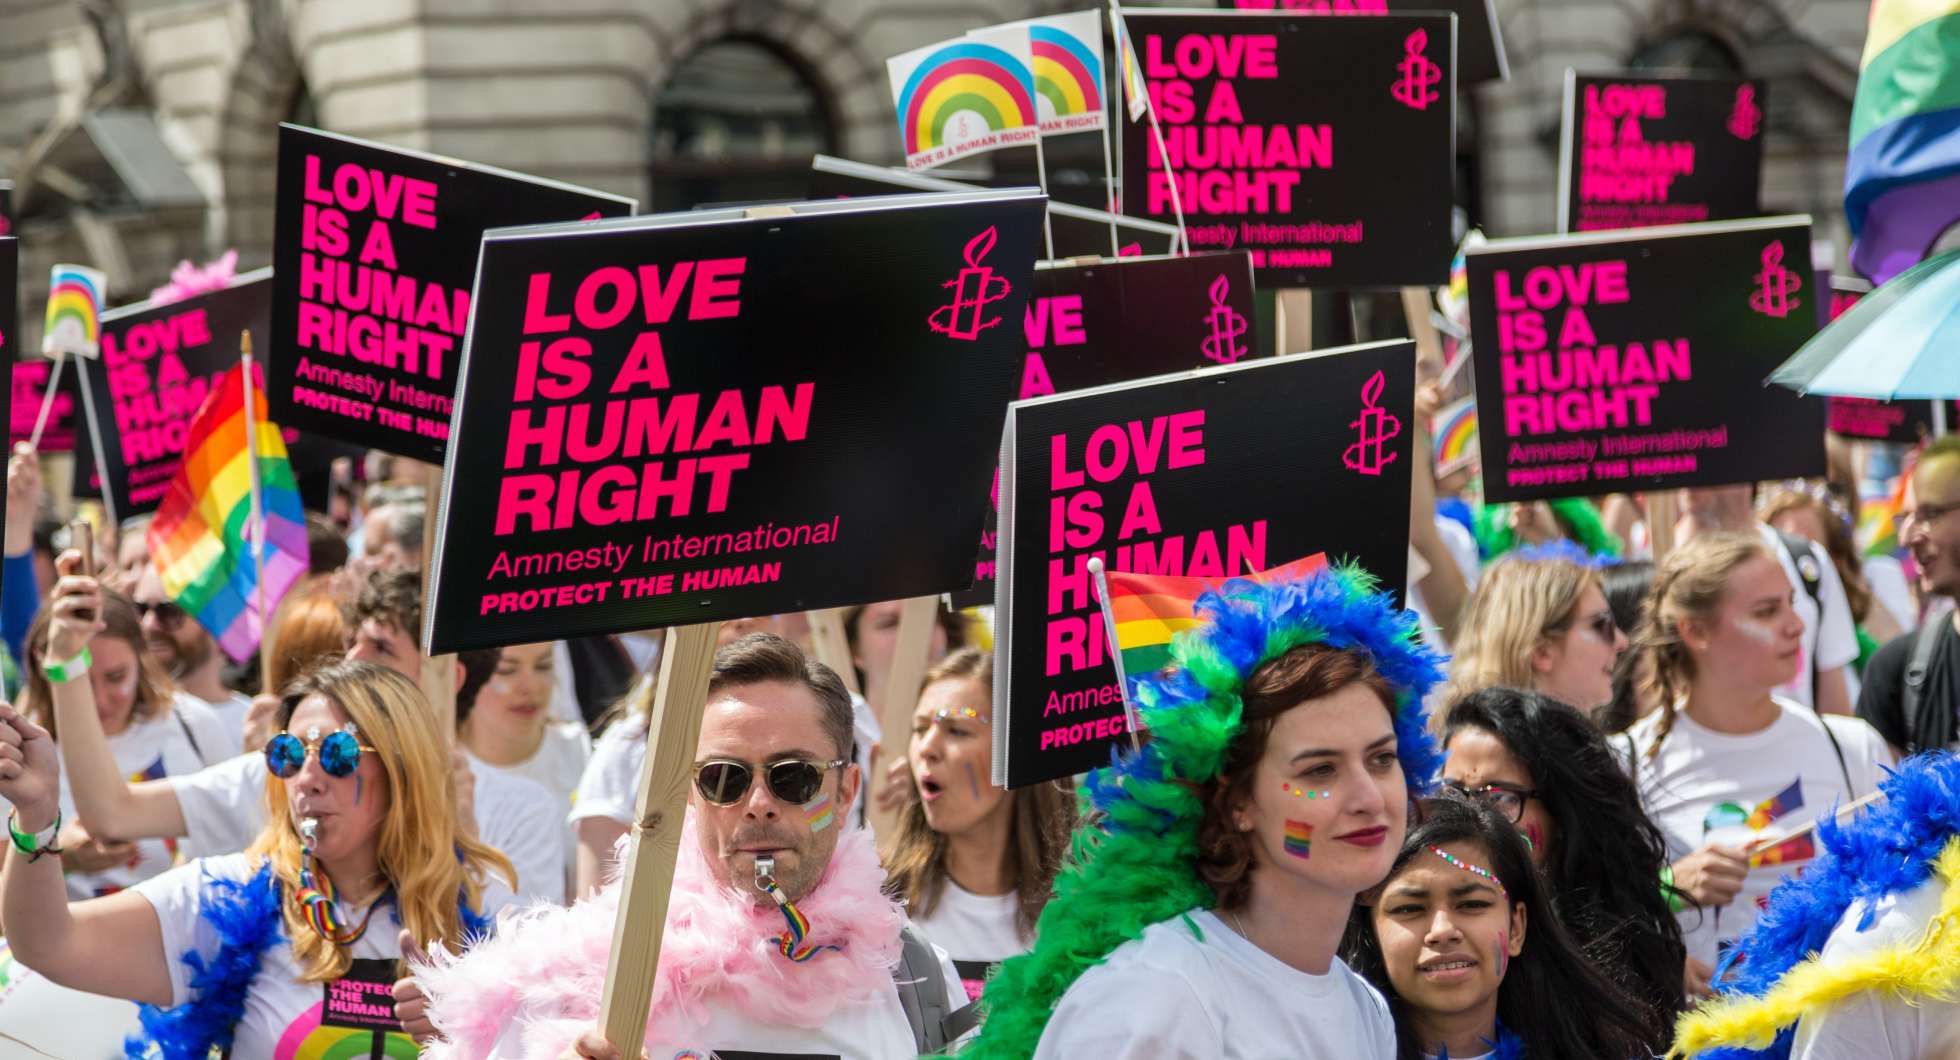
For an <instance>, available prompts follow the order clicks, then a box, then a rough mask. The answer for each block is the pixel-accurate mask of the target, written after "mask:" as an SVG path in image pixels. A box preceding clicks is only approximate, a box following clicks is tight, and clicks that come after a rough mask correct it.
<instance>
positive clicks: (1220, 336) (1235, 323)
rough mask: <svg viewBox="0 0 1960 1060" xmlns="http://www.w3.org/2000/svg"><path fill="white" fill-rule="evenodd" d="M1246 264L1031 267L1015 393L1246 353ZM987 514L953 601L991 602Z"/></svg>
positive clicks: (992, 527) (1234, 259) (1198, 258)
mask: <svg viewBox="0 0 1960 1060" xmlns="http://www.w3.org/2000/svg"><path fill="white" fill-rule="evenodd" d="M1252 319H1253V308H1252V267H1251V263H1250V261H1249V260H1248V259H1247V258H1246V256H1245V255H1244V254H1242V253H1241V254H1197V255H1193V256H1191V257H1188V258H1134V259H1131V258H1125V259H1121V260H1119V261H1116V262H1113V263H1110V262H1104V263H1099V264H1093V265H1068V264H1064V263H1060V262H1055V263H1050V264H1048V265H1044V266H1042V267H1039V268H1037V269H1035V273H1034V293H1033V295H1032V297H1030V298H1029V299H1028V310H1027V316H1026V321H1025V325H1024V327H1023V329H1022V330H1023V331H1024V332H1025V334H1026V337H1027V350H1028V354H1027V358H1026V360H1024V361H1023V362H1022V363H1021V386H1020V390H1019V393H1018V394H1017V395H1016V396H1017V397H1020V398H1031V397H1041V396H1043V395H1045V394H1055V393H1060V392H1063V391H1068V390H1082V389H1085V388H1087V387H1092V386H1102V385H1103V384H1105V383H1119V382H1123V381H1125V380H1130V379H1143V378H1146V377H1148V376H1153V375H1163V374H1165V373H1167V372H1181V371H1184V370H1186V369H1191V368H1203V367H1206V366H1208V365H1220V364H1232V363H1234V362H1237V361H1240V360H1243V359H1244V358H1245V357H1247V356H1250V355H1251V354H1252V345H1253V343H1252V334H1251V325H1252ZM996 525H997V524H996V523H995V519H994V514H993V511H992V510H991V509H989V512H988V516H987V529H986V531H985V532H984V533H983V534H982V535H981V537H980V558H979V559H978V560H977V561H975V563H974V570H973V586H972V587H971V588H969V589H967V590H966V591H965V592H960V593H954V594H953V604H954V606H957V607H973V606H976V605H980V604H990V603H993V602H994V536H995V533H996Z"/></svg>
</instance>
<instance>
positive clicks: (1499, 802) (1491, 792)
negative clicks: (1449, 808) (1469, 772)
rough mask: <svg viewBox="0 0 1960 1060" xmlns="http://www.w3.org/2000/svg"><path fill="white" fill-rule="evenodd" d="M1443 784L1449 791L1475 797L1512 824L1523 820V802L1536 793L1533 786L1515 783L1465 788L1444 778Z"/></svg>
mask: <svg viewBox="0 0 1960 1060" xmlns="http://www.w3.org/2000/svg"><path fill="white" fill-rule="evenodd" d="M1443 784H1444V786H1446V787H1448V788H1449V789H1450V790H1451V791H1454V792H1456V793H1457V794H1459V795H1462V796H1464V797H1466V798H1471V799H1475V800H1477V801H1478V802H1481V803H1483V804H1484V805H1485V806H1488V807H1490V808H1491V809H1493V810H1496V811H1497V812H1498V813H1501V814H1503V815H1504V816H1506V817H1508V818H1510V819H1511V823H1512V824H1517V823H1518V822H1519V821H1522V820H1524V804H1525V802H1526V801H1528V800H1530V799H1533V798H1536V797H1537V795H1538V791H1537V789H1535V788H1520V787H1518V786H1516V785H1515V784H1485V785H1484V786H1483V787H1481V788H1466V787H1464V786H1463V785H1462V784H1459V783H1457V782H1456V781H1454V780H1445V781H1443Z"/></svg>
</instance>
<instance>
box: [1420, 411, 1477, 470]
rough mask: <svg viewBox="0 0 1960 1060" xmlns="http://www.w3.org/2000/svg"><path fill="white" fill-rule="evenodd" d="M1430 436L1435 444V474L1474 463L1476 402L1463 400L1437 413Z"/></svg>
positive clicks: (1430, 429)
mask: <svg viewBox="0 0 1960 1060" xmlns="http://www.w3.org/2000/svg"><path fill="white" fill-rule="evenodd" d="M1429 437H1430V438H1432V439H1434V441H1435V445H1436V473H1437V474H1438V475H1449V474H1454V473H1455V472H1457V471H1459V470H1461V469H1463V468H1466V467H1469V466H1470V465H1471V464H1474V463H1476V462H1477V455H1478V449H1477V399H1476V398H1473V397H1468V398H1464V399H1463V400H1462V401H1459V402H1457V403H1456V404H1454V405H1451V406H1450V407H1448V408H1446V409H1443V410H1442V411H1440V412H1438V413H1436V419H1435V420H1434V421H1433V422H1432V423H1431V424H1430V428H1429Z"/></svg>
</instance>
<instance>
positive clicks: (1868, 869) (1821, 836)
mask: <svg viewBox="0 0 1960 1060" xmlns="http://www.w3.org/2000/svg"><path fill="white" fill-rule="evenodd" d="M1891 772H1892V775H1891V776H1889V777H1887V778H1886V780H1885V781H1884V782H1883V783H1881V784H1879V786H1878V787H1879V790H1880V791H1882V792H1884V793H1885V798H1884V799H1883V800H1881V801H1879V802H1877V803H1874V804H1873V805H1872V806H1870V807H1867V808H1866V809H1864V810H1863V812H1861V813H1860V814H1859V815H1858V816H1857V817H1856V818H1854V819H1853V820H1852V821H1851V823H1850V824H1848V825H1842V824H1839V823H1838V822H1837V819H1836V815H1835V814H1834V813H1829V814H1827V815H1826V816H1825V818H1824V819H1823V820H1822V821H1820V822H1819V824H1818V826H1817V836H1818V840H1819V842H1820V843H1821V844H1822V846H1823V852H1822V853H1821V854H1819V855H1818V857H1817V859H1816V860H1814V861H1812V862H1811V863H1810V865H1809V866H1808V867H1807V868H1805V869H1804V872H1803V875H1802V876H1800V877H1797V878H1795V879H1785V880H1784V881H1783V882H1782V883H1781V884H1779V885H1778V886H1777V888H1776V890H1774V891H1772V892H1770V896H1769V905H1768V907H1767V908H1766V909H1764V910H1763V913H1762V915H1761V916H1759V917H1757V918H1756V925H1755V927H1753V928H1752V929H1750V931H1749V933H1748V934H1746V935H1744V936H1743V937H1742V938H1741V939H1740V940H1738V941H1737V943H1736V945H1735V947H1734V948H1733V949H1731V950H1730V951H1729V954H1728V956H1727V957H1726V958H1724V959H1723V961H1722V964H1721V966H1720V967H1719V968H1717V969H1716V985H1717V987H1718V988H1719V989H1720V991H1721V992H1722V993H1723V994H1727V995H1742V996H1748V997H1761V996H1762V995H1763V994H1765V993H1767V992H1768V991H1769V990H1770V988H1771V987H1773V986H1775V985H1776V983H1777V980H1779V979H1781V978H1782V977H1783V976H1784V975H1785V974H1786V973H1787V972H1789V971H1790V969H1792V968H1794V967H1796V966H1797V965H1798V964H1800V963H1802V962H1803V961H1805V960H1806V959H1808V958H1809V957H1810V956H1811V955H1812V954H1815V953H1818V952H1820V951H1821V950H1823V948H1824V941H1825V940H1826V939H1828V938H1830V935H1831V932H1832V931H1834V930H1836V928H1837V925H1838V922H1839V921H1841V920H1842V919H1843V918H1844V914H1845V911H1846V910H1848V909H1850V908H1851V905H1852V903H1854V902H1856V901H1859V900H1861V899H1862V900H1864V901H1865V903H1866V905H1865V915H1864V916H1863V918H1861V919H1860V921H1859V923H1858V930H1860V931H1864V930H1866V929H1867V928H1869V927H1871V925H1872V921H1873V919H1874V918H1875V915H1876V912H1877V910H1876V906H1877V903H1878V902H1879V900H1881V899H1883V898H1885V897H1887V896H1888V895H1894V894H1901V893H1904V892H1906V891H1909V890H1912V889H1913V888H1914V887H1917V886H1919V885H1920V884H1922V883H1925V882H1926V880H1927V879H1928V878H1929V877H1930V876H1931V875H1932V874H1933V860H1934V859H1935V858H1937V857H1938V856H1939V854H1940V851H1942V850H1943V849H1945V847H1946V844H1947V842H1948V841H1949V840H1951V839H1952V838H1953V837H1954V836H1955V835H1956V834H1960V755H1954V754H1951V753H1948V752H1944V751H1941V752H1930V753H1927V754H1922V755H1916V756H1914V757H1912V758H1908V759H1906V760H1905V761H1904V762H1902V763H1900V765H1899V767H1898V768H1897V769H1896V770H1893V771H1891ZM1795 1037H1796V1027H1795V1026H1794V1025H1792V1026H1789V1027H1785V1028H1784V1029H1783V1031H1782V1033H1781V1034H1779V1035H1777V1038H1776V1042H1775V1044H1774V1045H1772V1046H1771V1047H1770V1048H1768V1049H1765V1050H1762V1051H1755V1050H1749V1049H1740V1048H1723V1049H1715V1050H1711V1051H1709V1052H1706V1053H1703V1054H1702V1055H1703V1056H1704V1057H1709V1058H1720V1060H1745V1058H1748V1060H1787V1058H1788V1057H1789V1055H1790V1046H1791V1044H1792V1043H1793V1041H1794V1040H1795Z"/></svg>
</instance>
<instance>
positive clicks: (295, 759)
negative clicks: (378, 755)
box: [265, 729, 374, 780]
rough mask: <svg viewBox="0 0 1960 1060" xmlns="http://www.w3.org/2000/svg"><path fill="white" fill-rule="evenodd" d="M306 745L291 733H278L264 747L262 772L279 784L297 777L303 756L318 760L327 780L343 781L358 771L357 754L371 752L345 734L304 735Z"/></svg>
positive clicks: (304, 763) (370, 749) (310, 731)
mask: <svg viewBox="0 0 1960 1060" xmlns="http://www.w3.org/2000/svg"><path fill="white" fill-rule="evenodd" d="M306 735H307V742H305V743H301V742H300V738H299V737H297V736H294V735H293V734H291V733H287V732H282V733H280V734H279V735H277V736H274V737H273V738H272V739H270V740H267V741H266V743H265V768H266V769H268V770H270V771H271V772H272V775H273V776H275V777H279V778H281V779H282V780H283V779H288V778H290V777H292V776H293V774H295V773H298V772H299V771H300V768H301V767H302V766H304V765H306V756H307V755H309V754H317V755H319V756H320V768H321V769H324V770H326V771H327V775H328V776H330V777H344V776H348V775H350V774H352V773H353V772H354V771H355V770H356V769H359V768H361V752H362V751H373V750H374V748H372V747H368V746H366V745H364V744H362V743H361V741H360V740H359V739H357V738H356V737H355V736H354V734H353V733H351V732H348V731H346V730H344V729H343V730H342V731H340V732H334V733H328V734H327V736H326V737H325V738H324V739H322V738H321V737H320V730H318V729H311V730H308V731H307V734H306Z"/></svg>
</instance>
